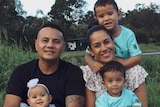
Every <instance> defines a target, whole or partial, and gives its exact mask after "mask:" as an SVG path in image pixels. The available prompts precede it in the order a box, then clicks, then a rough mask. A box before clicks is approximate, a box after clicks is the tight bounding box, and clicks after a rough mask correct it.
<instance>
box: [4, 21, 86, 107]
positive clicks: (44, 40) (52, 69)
mask: <svg viewBox="0 0 160 107" xmlns="http://www.w3.org/2000/svg"><path fill="white" fill-rule="evenodd" d="M35 48H36V51H37V53H38V56H39V59H36V60H33V61H30V62H27V63H25V64H22V65H20V66H18V67H16V68H15V70H14V71H13V73H12V75H11V77H10V80H9V82H8V87H7V90H6V96H5V99H4V104H3V107H19V106H20V104H26V103H27V91H28V88H27V87H26V86H27V85H26V84H27V82H28V81H29V80H30V79H33V78H38V79H39V81H40V83H42V84H45V85H46V86H47V87H48V89H49V91H50V92H51V95H52V96H54V97H53V100H52V102H51V104H55V105H56V107H83V106H84V96H85V85H84V84H85V83H84V80H83V76H82V72H81V70H80V68H79V67H77V66H75V65H72V64H71V63H68V62H65V61H63V60H61V59H60V55H61V53H62V52H63V51H64V49H65V42H64V36H63V31H62V30H61V28H59V27H58V26H57V25H54V24H52V23H48V24H46V25H44V26H43V27H42V28H41V29H40V31H39V32H38V35H37V38H36V40H35Z"/></svg>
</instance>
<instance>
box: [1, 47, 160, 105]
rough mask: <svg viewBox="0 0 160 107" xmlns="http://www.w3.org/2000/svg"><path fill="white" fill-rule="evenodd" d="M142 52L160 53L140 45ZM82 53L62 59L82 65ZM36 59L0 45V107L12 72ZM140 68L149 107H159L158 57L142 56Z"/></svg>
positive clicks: (159, 64)
mask: <svg viewBox="0 0 160 107" xmlns="http://www.w3.org/2000/svg"><path fill="white" fill-rule="evenodd" d="M140 48H141V50H142V51H143V52H154V51H157V50H158V51H159V52H160V46H156V45H153V44H149V45H148V44H147V45H146V44H140ZM84 54H85V52H84V51H77V52H65V53H64V54H63V55H62V57H61V58H62V59H64V60H67V61H69V62H71V63H73V64H75V65H78V66H80V65H84V64H85V63H84ZM35 58H37V55H36V53H33V52H32V51H27V52H25V51H22V48H21V47H18V46H17V45H14V46H10V47H9V46H5V45H2V44H0V62H1V64H0V69H1V70H0V106H1V105H2V102H3V98H4V94H5V93H4V92H5V91H4V90H5V88H6V84H7V81H8V79H9V77H10V74H11V72H12V70H13V69H14V68H15V67H16V66H17V65H19V64H22V63H24V62H27V61H29V60H31V59H35ZM141 64H142V66H143V67H144V68H145V69H146V71H147V72H148V73H149V76H148V77H147V80H146V84H147V93H148V105H149V107H159V105H160V101H159V99H160V78H159V77H160V55H147V56H142V63H141Z"/></svg>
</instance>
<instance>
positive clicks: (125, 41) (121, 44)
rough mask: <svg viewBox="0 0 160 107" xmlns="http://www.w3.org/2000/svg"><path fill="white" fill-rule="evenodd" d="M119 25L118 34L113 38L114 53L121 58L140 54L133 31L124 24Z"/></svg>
mask: <svg viewBox="0 0 160 107" xmlns="http://www.w3.org/2000/svg"><path fill="white" fill-rule="evenodd" d="M120 27H121V33H120V35H119V36H117V37H116V38H114V42H115V55H116V56H117V57H120V58H123V59H128V58H130V57H133V56H136V55H139V54H141V53H142V52H141V50H140V48H139V46H138V43H137V40H136V37H135V34H134V32H133V31H132V30H130V29H129V28H126V27H124V26H120Z"/></svg>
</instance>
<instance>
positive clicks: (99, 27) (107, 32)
mask: <svg viewBox="0 0 160 107" xmlns="http://www.w3.org/2000/svg"><path fill="white" fill-rule="evenodd" d="M100 30H103V31H105V32H106V34H108V35H109V36H110V37H111V39H112V40H113V38H112V36H111V32H110V31H109V30H107V29H106V28H105V27H104V26H102V25H94V26H93V27H91V28H90V29H89V30H88V31H87V34H86V43H87V45H88V46H89V47H90V48H91V43H90V37H91V35H92V34H93V33H94V32H96V31H100Z"/></svg>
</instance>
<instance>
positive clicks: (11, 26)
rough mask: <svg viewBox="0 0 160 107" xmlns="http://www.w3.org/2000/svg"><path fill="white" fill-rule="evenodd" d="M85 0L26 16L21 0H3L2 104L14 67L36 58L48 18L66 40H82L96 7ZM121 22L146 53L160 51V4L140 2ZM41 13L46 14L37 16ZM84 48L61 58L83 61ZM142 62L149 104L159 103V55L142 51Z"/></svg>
mask: <svg viewBox="0 0 160 107" xmlns="http://www.w3.org/2000/svg"><path fill="white" fill-rule="evenodd" d="M85 4H86V1H84V0H56V1H55V4H54V5H52V6H51V11H49V12H48V14H47V15H44V16H43V11H41V10H39V11H37V15H35V16H26V11H24V10H23V9H22V4H21V1H20V0H0V106H1V105H2V102H3V98H4V94H5V89H6V85H7V82H8V79H9V77H10V74H11V73H12V70H13V69H14V68H15V67H16V66H17V65H19V64H22V63H25V62H27V61H29V60H31V59H35V58H37V55H36V53H35V49H34V38H35V36H36V34H37V31H38V29H39V28H40V27H41V26H42V25H43V24H44V23H45V22H47V21H51V22H53V23H56V24H58V25H59V26H61V27H62V29H63V30H64V32H65V36H66V39H67V40H75V39H76V40H83V39H81V38H85V33H86V31H87V28H88V25H89V24H91V23H92V22H94V13H93V11H87V12H86V11H85V9H84V8H83V7H84V6H85ZM122 13H123V17H122V19H121V21H120V24H122V25H124V26H126V27H128V28H131V29H132V30H133V31H134V32H135V34H136V38H137V41H138V43H139V45H140V48H141V50H142V52H143V53H146V52H147V53H148V52H150V53H152V52H160V6H159V5H157V4H154V3H151V4H150V5H149V6H146V5H144V4H137V5H136V7H135V9H133V10H132V11H127V12H123V11H122ZM39 14H41V15H42V16H43V17H38V15H39ZM84 49H85V48H82V49H81V51H66V52H65V53H64V54H63V55H62V57H61V58H62V59H64V60H67V61H70V62H71V63H73V64H76V65H78V66H80V65H84V64H85V63H84V54H85V52H84ZM141 65H142V66H143V67H144V68H145V69H146V71H147V72H148V73H149V76H148V77H147V80H146V83H147V93H148V102H149V107H159V105H160V102H159V99H160V96H159V95H160V78H159V77H160V55H159V54H156V55H155V54H151V55H142V63H141Z"/></svg>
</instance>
